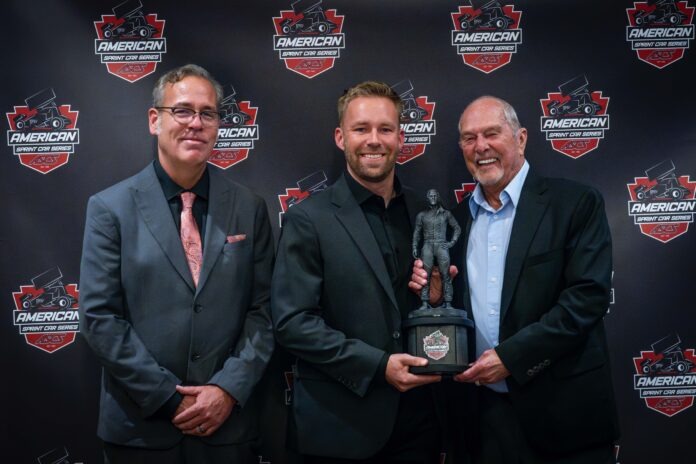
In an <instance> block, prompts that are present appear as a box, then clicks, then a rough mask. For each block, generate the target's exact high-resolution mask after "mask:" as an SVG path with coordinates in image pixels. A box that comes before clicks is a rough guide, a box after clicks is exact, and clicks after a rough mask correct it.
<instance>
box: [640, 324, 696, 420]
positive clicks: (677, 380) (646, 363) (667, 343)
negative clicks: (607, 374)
mask: <svg viewBox="0 0 696 464" xmlns="http://www.w3.org/2000/svg"><path fill="white" fill-rule="evenodd" d="M651 347H652V350H651V351H641V352H640V356H638V357H636V358H633V364H634V367H635V369H636V372H637V374H636V375H634V376H633V388H634V389H635V390H637V391H639V392H640V397H641V398H643V399H645V405H646V406H647V407H648V408H650V409H652V410H654V411H657V412H659V413H660V414H664V415H665V416H668V417H672V416H674V415H675V414H677V413H680V412H682V411H684V410H685V409H687V408H690V407H691V406H692V405H693V404H694V395H696V353H695V352H694V349H693V348H689V349H682V348H681V338H680V337H679V335H678V334H671V335H668V336H666V337H664V338H662V339H660V340H658V341H656V342H655V343H653V344H652V346H651Z"/></svg>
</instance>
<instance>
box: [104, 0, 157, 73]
mask: <svg viewBox="0 0 696 464" xmlns="http://www.w3.org/2000/svg"><path fill="white" fill-rule="evenodd" d="M111 11H112V12H113V14H110V15H102V17H101V21H94V28H95V29H96V30H97V38H96V39H95V40H94V53H96V54H97V55H99V58H100V59H101V62H102V63H104V64H105V65H106V69H107V71H109V74H113V75H114V76H116V77H120V78H121V79H124V80H126V81H128V82H131V83H132V82H135V81H137V80H140V79H142V78H143V77H145V76H148V75H150V74H152V73H153V72H155V69H157V63H159V62H161V61H162V55H163V54H165V53H166V52H167V39H165V38H164V35H163V33H164V23H165V21H164V20H160V19H157V14H155V13H151V14H145V13H143V4H142V2H141V1H140V0H126V1H125V2H123V3H119V4H118V5H116V6H115V7H113V8H112V9H111Z"/></svg>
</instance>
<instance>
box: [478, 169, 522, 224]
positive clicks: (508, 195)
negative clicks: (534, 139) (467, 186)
mask: <svg viewBox="0 0 696 464" xmlns="http://www.w3.org/2000/svg"><path fill="white" fill-rule="evenodd" d="M528 173H529V163H528V162H527V160H524V164H523V165H522V167H521V168H520V170H519V171H518V172H517V174H515V177H513V178H512V180H511V181H510V182H509V183H508V184H507V185H506V186H505V188H504V189H503V191H502V192H500V200H501V202H502V203H503V206H501V208H500V209H503V208H504V207H505V205H507V204H508V202H511V203H512V207H513V208H517V204H518V203H519V202H520V196H521V195H522V186H523V185H524V181H525V179H526V178H527V174H528ZM480 208H483V209H485V210H487V211H493V208H491V206H490V205H489V204H488V202H487V201H486V197H485V196H484V195H483V190H482V189H481V185H480V184H478V183H477V184H476V188H474V193H473V195H471V197H469V210H470V211H471V217H473V218H475V217H476V215H477V214H478V212H479V209H480Z"/></svg>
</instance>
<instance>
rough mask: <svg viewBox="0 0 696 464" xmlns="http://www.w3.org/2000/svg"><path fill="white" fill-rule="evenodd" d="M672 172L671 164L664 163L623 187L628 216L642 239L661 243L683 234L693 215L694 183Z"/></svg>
mask: <svg viewBox="0 0 696 464" xmlns="http://www.w3.org/2000/svg"><path fill="white" fill-rule="evenodd" d="M675 171H676V168H675V166H674V163H673V162H672V160H665V161H662V162H661V163H658V164H656V165H655V166H652V167H650V168H648V169H646V170H645V177H634V178H633V182H632V183H629V184H626V186H627V187H628V194H629V196H630V200H629V202H628V214H629V216H631V217H633V222H634V223H635V224H637V225H638V226H639V227H640V231H641V233H643V235H647V236H648V237H651V238H654V239H655V240H658V241H660V242H662V243H667V242H669V241H670V240H672V239H674V238H676V237H678V236H680V235H682V234H685V233H686V232H687V231H688V230H689V224H690V223H692V222H693V221H694V214H695V213H696V199H695V196H696V182H691V180H690V177H689V176H677V175H676V173H675Z"/></svg>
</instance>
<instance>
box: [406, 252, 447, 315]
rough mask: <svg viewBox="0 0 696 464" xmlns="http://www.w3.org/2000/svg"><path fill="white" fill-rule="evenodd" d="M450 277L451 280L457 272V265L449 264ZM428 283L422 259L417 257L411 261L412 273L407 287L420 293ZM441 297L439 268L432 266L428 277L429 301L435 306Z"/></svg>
mask: <svg viewBox="0 0 696 464" xmlns="http://www.w3.org/2000/svg"><path fill="white" fill-rule="evenodd" d="M449 273H450V277H451V278H452V280H454V278H455V277H456V276H457V274H459V269H457V266H450V268H449ZM427 283H428V271H426V270H425V268H424V267H423V261H422V260H420V259H417V260H415V261H414V262H413V273H412V274H411V281H410V282H409V283H408V288H410V289H411V291H412V292H413V293H415V294H417V295H420V291H421V289H422V288H423V287H425V285H426V284H427ZM441 299H442V279H441V278H440V270H439V269H438V268H437V267H434V268H433V272H432V275H431V277H430V301H429V303H430V304H431V305H432V306H437V304H438V303H439V302H440V300H441Z"/></svg>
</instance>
